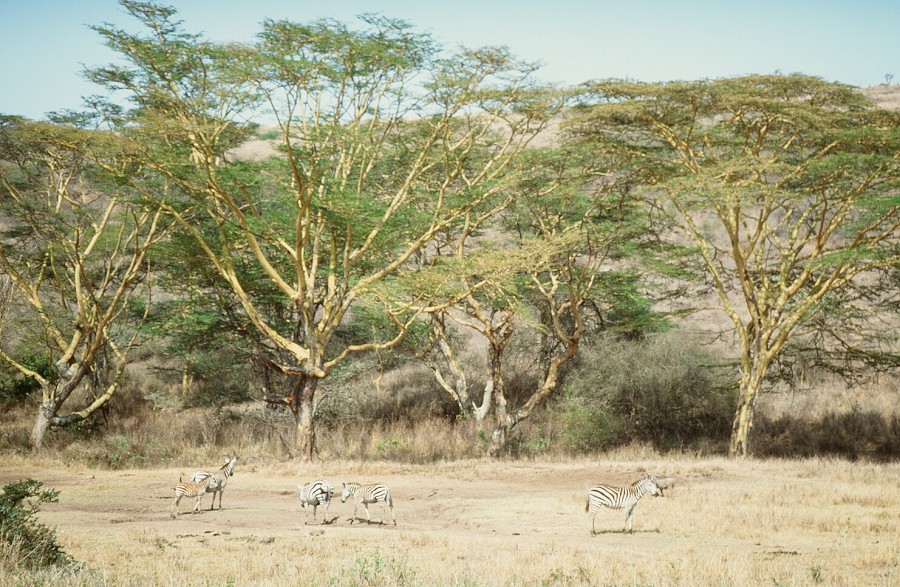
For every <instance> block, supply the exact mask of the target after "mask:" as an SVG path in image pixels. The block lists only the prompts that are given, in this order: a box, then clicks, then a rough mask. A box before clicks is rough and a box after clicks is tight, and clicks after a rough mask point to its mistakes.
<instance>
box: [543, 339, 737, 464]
mask: <svg viewBox="0 0 900 587" xmlns="http://www.w3.org/2000/svg"><path fill="white" fill-rule="evenodd" d="M722 364H724V361H723V360H722V359H720V358H718V357H716V356H713V355H711V354H710V353H709V352H708V351H707V350H705V349H704V348H703V347H702V346H701V345H700V344H699V343H698V342H696V341H692V340H691V339H690V337H687V336H685V335H684V333H681V332H672V333H666V334H661V335H657V336H653V337H651V338H648V339H645V340H640V341H633V340H622V339H617V338H615V337H612V336H606V337H603V338H601V339H599V340H597V341H594V342H593V343H592V344H590V345H587V346H585V347H584V348H583V349H582V354H581V355H580V358H579V360H578V362H577V364H576V365H575V367H574V368H573V370H572V371H571V372H570V373H569V374H568V375H567V382H568V383H567V385H566V387H565V390H564V393H563V394H562V399H561V401H560V404H559V406H558V408H559V409H558V410H557V412H556V414H557V415H556V419H557V425H558V426H557V429H558V430H561V432H560V433H559V434H560V440H561V442H562V443H563V444H565V445H566V446H567V447H569V448H572V449H575V450H578V451H592V450H600V449H604V448H608V447H609V446H611V445H616V444H625V443H629V442H634V441H637V442H650V443H652V444H653V445H654V446H655V447H656V448H658V449H660V450H670V449H680V448H683V447H685V446H686V445H693V444H700V443H703V444H707V443H708V442H709V441H711V440H712V441H719V440H722V439H727V438H728V435H729V433H730V429H731V420H732V416H733V410H734V405H735V404H734V401H735V393H734V388H733V386H732V385H731V384H730V381H729V380H728V379H727V378H726V377H725V376H724V375H725V374H723V373H721V372H720V370H719V369H717V368H716V367H717V365H722Z"/></svg>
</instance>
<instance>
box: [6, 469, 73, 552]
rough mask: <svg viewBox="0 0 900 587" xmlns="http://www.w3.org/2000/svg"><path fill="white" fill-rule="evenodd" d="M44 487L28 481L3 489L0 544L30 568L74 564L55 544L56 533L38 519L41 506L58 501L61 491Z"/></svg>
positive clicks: (37, 482)
mask: <svg viewBox="0 0 900 587" xmlns="http://www.w3.org/2000/svg"><path fill="white" fill-rule="evenodd" d="M41 487H42V484H41V482H40V481H35V480H34V479H25V480H23V481H17V482H15V483H10V484H9V485H6V486H4V487H3V493H2V494H0V543H2V544H3V548H4V550H6V551H7V552H13V553H15V556H16V557H17V559H18V561H17V562H18V565H19V566H22V567H25V568H28V569H41V568H44V567H49V566H53V565H65V564H70V563H72V562H73V561H72V558H71V557H69V555H67V554H66V553H65V552H63V550H62V548H61V547H60V546H59V545H58V544H57V543H56V532H55V531H54V530H52V529H50V528H47V527H46V526H44V525H43V524H41V523H40V522H38V521H37V520H36V518H35V514H36V513H37V512H38V510H39V509H40V506H41V504H42V503H55V502H56V501H57V500H58V499H59V492H58V491H55V490H52V489H41Z"/></svg>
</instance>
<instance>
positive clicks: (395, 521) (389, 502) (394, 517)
mask: <svg viewBox="0 0 900 587" xmlns="http://www.w3.org/2000/svg"><path fill="white" fill-rule="evenodd" d="M388 505H390V506H391V519H392V520H393V521H394V525H395V526H396V525H397V516H395V515H394V500H393V499H389V500H388Z"/></svg>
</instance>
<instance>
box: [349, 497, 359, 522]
mask: <svg viewBox="0 0 900 587" xmlns="http://www.w3.org/2000/svg"><path fill="white" fill-rule="evenodd" d="M358 507H359V502H358V501H355V500H354V501H353V517H352V518H350V523H351V524H352V523H353V522H355V521H356V510H357V508H358Z"/></svg>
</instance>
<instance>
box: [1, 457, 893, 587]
mask: <svg viewBox="0 0 900 587" xmlns="http://www.w3.org/2000/svg"><path fill="white" fill-rule="evenodd" d="M197 465H198V466H207V465H209V463H205V462H204V463H197ZM645 471H651V472H656V473H659V474H662V475H671V476H674V477H676V478H677V480H678V484H677V485H676V487H675V488H674V489H672V490H670V491H668V492H667V494H666V497H664V498H652V497H646V498H644V500H642V501H641V502H640V504H639V505H638V507H637V509H636V511H635V521H634V530H635V531H634V533H633V534H623V533H622V532H621V529H622V527H623V523H624V513H623V512H622V511H621V510H620V511H607V510H604V511H603V512H601V513H600V514H598V516H597V528H598V530H599V531H600V534H599V535H598V536H596V537H593V538H592V537H590V535H589V518H588V515H587V514H586V513H585V512H584V503H585V495H586V490H587V488H588V487H589V486H590V485H592V484H595V483H598V482H613V483H626V482H628V481H631V480H634V479H635V478H637V477H638V476H639V475H640V474H642V473H643V472H645ZM183 472H189V471H187V470H179V469H164V470H148V469H142V470H128V471H108V470H88V469H85V468H83V467H82V466H66V465H64V464H62V463H60V462H58V461H57V460H44V461H40V460H37V461H35V460H33V459H31V460H26V459H24V458H20V457H11V458H8V459H6V460H5V462H4V463H3V464H2V466H0V483H3V484H5V483H8V482H10V481H12V480H14V479H18V478H21V477H33V478H36V479H39V480H42V481H43V482H44V483H45V486H47V487H54V488H56V489H58V490H59V491H60V500H59V503H58V504H48V505H46V506H45V507H44V510H43V511H42V512H41V514H40V516H41V518H42V520H43V521H44V522H45V523H47V524H48V525H51V526H55V527H56V529H57V534H58V537H59V540H60V542H61V544H62V545H63V546H64V548H65V549H66V551H67V552H68V553H69V554H71V555H73V556H74V557H75V558H76V559H78V560H80V561H82V562H83V563H84V564H85V568H84V569H83V570H81V571H79V572H76V573H75V574H68V575H67V574H62V575H57V576H53V577H29V576H26V575H23V574H17V573H16V572H15V571H14V570H12V569H10V567H9V566H8V565H4V564H0V573H2V574H3V576H2V578H0V585H20V584H38V583H49V582H52V583H53V584H54V585H77V584H90V585H116V586H117V587H119V586H128V585H147V584H157V585H163V584H166V585H168V584H183V585H208V584H216V585H222V584H231V585H271V586H280V585H469V586H474V585H484V586H493V585H498V586H499V585H504V586H506V585H666V586H671V585H736V586H737V585H741V586H744V585H813V584H817V583H820V584H825V585H866V586H869V585H885V586H889V585H895V584H900V492H898V491H897V489H898V486H900V464H896V463H895V464H874V463H866V462H857V463H851V462H847V461H840V460H823V459H811V460H804V461H756V460H748V461H744V462H740V461H729V460H725V459H693V458H691V457H684V456H683V457H678V458H663V457H660V456H659V455H657V454H654V453H653V452H652V451H650V450H648V449H645V448H638V449H636V450H631V451H622V452H620V453H619V454H615V455H611V456H610V457H608V459H607V460H603V461H599V462H595V461H573V460H569V461H562V462H553V463H550V462H538V461H528V462H521V461H520V462H512V461H501V462H494V461H487V460H480V459H471V460H464V461H458V462H452V463H437V464H427V465H409V464H396V463H387V462H362V461H339V462H328V463H319V464H310V465H303V464H296V463H292V462H274V461H269V462H263V461H259V462H255V463H248V464H245V465H244V466H241V465H239V466H238V468H237V470H236V474H235V476H234V477H233V478H232V479H231V482H230V483H229V485H228V488H227V490H226V492H225V495H224V500H223V501H224V506H225V509H224V510H222V511H218V510H216V511H213V512H209V511H203V512H202V513H201V514H198V515H191V514H182V515H181V516H179V518H178V519H177V520H175V521H172V520H170V519H169V517H168V510H169V507H170V505H171V500H172V489H171V488H172V487H173V486H174V483H175V481H176V480H177V478H178V476H179V475H180V474H181V473H183ZM322 476H324V477H326V478H328V479H329V480H331V481H332V483H335V484H339V483H341V482H343V481H359V482H367V481H376V480H378V481H383V482H385V483H387V484H388V485H389V486H390V487H391V490H392V493H393V495H394V500H395V509H396V512H397V519H398V524H399V525H398V526H397V527H396V528H395V527H393V526H390V525H386V526H379V525H377V524H375V525H371V526H369V525H366V524H362V525H359V524H354V525H353V526H350V525H349V522H348V520H347V516H349V515H350V512H351V511H352V505H351V504H350V503H346V504H341V503H340V502H339V501H338V500H335V502H334V503H332V506H331V509H330V512H329V513H330V515H331V516H337V519H336V521H335V522H334V523H332V524H329V525H318V526H312V525H309V526H308V525H304V523H303V521H304V516H303V511H302V510H301V509H300V502H299V498H298V496H297V495H296V489H295V488H296V485H297V483H298V482H299V481H302V480H305V481H308V480H312V479H313V478H316V477H322ZM204 507H208V502H206V503H204ZM373 516H374V517H375V519H377V518H378V511H377V508H376V510H373ZM0 558H2V557H0ZM0 563H2V560H0Z"/></svg>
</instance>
